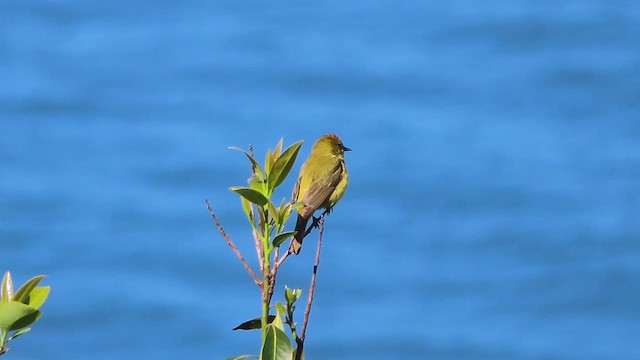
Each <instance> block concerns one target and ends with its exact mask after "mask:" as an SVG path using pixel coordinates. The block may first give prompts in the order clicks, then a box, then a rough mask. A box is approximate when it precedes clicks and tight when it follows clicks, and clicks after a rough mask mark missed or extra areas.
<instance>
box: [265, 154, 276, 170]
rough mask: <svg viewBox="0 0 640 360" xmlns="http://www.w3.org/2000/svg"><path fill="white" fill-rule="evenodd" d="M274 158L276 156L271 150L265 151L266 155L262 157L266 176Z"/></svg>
mask: <svg viewBox="0 0 640 360" xmlns="http://www.w3.org/2000/svg"><path fill="white" fill-rule="evenodd" d="M275 160H276V156H275V155H274V154H273V151H271V150H269V151H267V156H266V157H265V159H264V170H265V171H266V172H267V176H269V172H270V171H271V167H272V166H273V163H274V162H275Z"/></svg>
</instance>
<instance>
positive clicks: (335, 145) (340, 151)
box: [313, 134, 351, 156]
mask: <svg viewBox="0 0 640 360" xmlns="http://www.w3.org/2000/svg"><path fill="white" fill-rule="evenodd" d="M313 147H314V148H319V149H323V150H324V151H330V153H331V154H333V155H336V156H344V152H345V151H351V149H349V148H348V147H346V146H344V144H343V143H342V140H340V138H339V137H338V135H336V134H327V135H322V136H321V137H320V139H318V141H316V143H315V145H313Z"/></svg>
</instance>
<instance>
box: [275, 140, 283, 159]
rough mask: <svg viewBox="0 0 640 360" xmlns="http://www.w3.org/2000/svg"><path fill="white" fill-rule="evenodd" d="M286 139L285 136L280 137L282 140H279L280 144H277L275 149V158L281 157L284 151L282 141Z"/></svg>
mask: <svg viewBox="0 0 640 360" xmlns="http://www.w3.org/2000/svg"><path fill="white" fill-rule="evenodd" d="M283 141H284V138H280V141H278V145H276V148H275V149H273V155H275V156H274V159H275V158H278V157H280V153H281V152H282V143H283Z"/></svg>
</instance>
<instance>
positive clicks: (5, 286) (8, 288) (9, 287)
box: [0, 271, 13, 302]
mask: <svg viewBox="0 0 640 360" xmlns="http://www.w3.org/2000/svg"><path fill="white" fill-rule="evenodd" d="M0 295H1V296H0V300H2V302H7V301H9V300H11V298H12V297H13V281H12V280H11V273H10V272H9V271H7V272H6V273H4V277H3V278H2V288H0Z"/></svg>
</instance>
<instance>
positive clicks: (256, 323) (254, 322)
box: [232, 315, 276, 330]
mask: <svg viewBox="0 0 640 360" xmlns="http://www.w3.org/2000/svg"><path fill="white" fill-rule="evenodd" d="M275 318H276V316H275V315H269V318H268V319H267V321H268V322H269V324H271V323H272V322H273V320H274V319H275ZM261 328H262V318H259V317H257V318H255V319H251V320H248V321H245V322H243V323H242V324H240V325H238V326H236V327H234V328H233V329H232V330H255V329H261Z"/></svg>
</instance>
